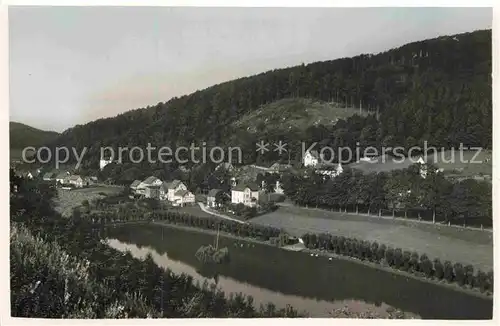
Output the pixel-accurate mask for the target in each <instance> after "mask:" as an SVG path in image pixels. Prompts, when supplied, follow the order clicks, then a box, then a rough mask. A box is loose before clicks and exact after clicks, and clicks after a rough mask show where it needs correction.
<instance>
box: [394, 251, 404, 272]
mask: <svg viewBox="0 0 500 326" xmlns="http://www.w3.org/2000/svg"><path fill="white" fill-rule="evenodd" d="M393 263H394V267H396V268H398V269H399V268H401V266H403V251H402V250H401V249H400V248H397V249H396V250H394V258H393Z"/></svg>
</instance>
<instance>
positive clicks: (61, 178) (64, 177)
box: [56, 171, 70, 184]
mask: <svg viewBox="0 0 500 326" xmlns="http://www.w3.org/2000/svg"><path fill="white" fill-rule="evenodd" d="M69 176H70V173H69V172H68V171H65V172H60V173H59V174H58V175H57V176H56V182H57V183H60V184H66V183H68V178H69Z"/></svg>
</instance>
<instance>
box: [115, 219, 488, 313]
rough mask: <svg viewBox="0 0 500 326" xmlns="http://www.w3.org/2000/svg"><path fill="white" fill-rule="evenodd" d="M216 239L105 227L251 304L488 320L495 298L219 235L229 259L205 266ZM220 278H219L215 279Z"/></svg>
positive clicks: (120, 240)
mask: <svg viewBox="0 0 500 326" xmlns="http://www.w3.org/2000/svg"><path fill="white" fill-rule="evenodd" d="M213 242H214V236H212V235H208V234H203V233H199V232H191V231H186V230H179V229H175V228H170V227H167V226H159V225H153V224H145V225H137V224H136V225H123V226H120V227H117V228H114V229H111V230H109V231H108V244H109V245H110V246H111V247H113V248H115V249H118V250H120V251H130V252H131V254H132V255H133V256H134V257H136V258H144V257H145V256H146V255H147V254H151V255H152V257H153V259H154V261H155V262H156V263H157V264H158V265H159V266H161V267H164V268H169V269H170V270H172V272H174V273H185V274H188V275H191V276H192V277H193V278H194V280H196V281H199V282H200V283H203V282H207V283H208V284H216V286H217V287H218V288H220V289H221V290H223V291H224V292H225V293H226V295H227V294H229V293H231V292H233V293H238V292H241V293H243V294H245V295H250V296H252V297H253V299H254V304H255V305H256V306H259V305H260V304H267V303H268V302H272V303H273V304H274V305H275V306H277V307H280V308H281V307H285V306H286V305H287V304H290V305H292V306H293V307H294V308H296V309H298V310H305V311H306V312H307V313H308V314H309V315H311V316H312V317H328V316H329V312H330V311H332V310H333V309H335V308H341V307H344V306H349V309H350V310H352V311H356V310H358V311H366V310H367V309H370V310H372V311H375V312H377V313H379V314H381V315H384V314H386V310H387V308H389V307H395V308H398V309H400V310H402V311H405V312H406V313H409V314H411V315H414V316H416V317H420V318H425V319H490V318H491V316H492V307H493V303H492V300H490V299H485V298H481V297H477V296H474V295H470V294H467V293H464V292H461V291H457V290H454V289H451V288H447V287H443V286H438V285H435V284H431V283H428V282H424V281H420V280H416V279H413V278H408V277H405V276H402V275H397V274H394V273H390V272H387V271H384V270H378V269H374V268H371V267H368V266H365V265H362V264H359V263H356V262H351V261H346V260H339V259H333V260H328V259H327V258H325V257H311V256H310V255H307V254H305V253H303V252H292V251H286V250H283V249H280V248H276V247H271V246H266V245H261V244H255V243H249V242H245V241H241V240H235V239H231V238H225V237H221V238H220V241H219V246H221V247H227V248H228V249H229V253H230V262H229V263H228V264H224V265H220V266H218V267H217V277H214V275H215V274H214V271H206V270H204V266H202V265H201V264H200V263H199V262H198V261H197V259H196V258H195V256H194V254H195V252H196V251H197V250H198V248H199V247H200V246H201V245H207V244H210V243H213ZM216 280H217V281H216Z"/></svg>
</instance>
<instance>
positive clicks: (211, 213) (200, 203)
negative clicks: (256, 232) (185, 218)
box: [197, 202, 247, 224]
mask: <svg viewBox="0 0 500 326" xmlns="http://www.w3.org/2000/svg"><path fill="white" fill-rule="evenodd" d="M197 204H198V206H200V208H201V210H202V211H204V212H205V213H207V214H210V215H213V216H217V217H220V218H223V219H226V220H230V221H234V222H238V223H241V224H246V223H247V222H243V221H240V220H237V219H235V218H232V217H229V216H226V215H222V214H219V213H215V212H212V211H211V210H209V209H208V208H206V207H205V204H203V203H202V202H197Z"/></svg>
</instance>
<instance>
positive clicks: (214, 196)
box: [207, 189, 227, 208]
mask: <svg viewBox="0 0 500 326" xmlns="http://www.w3.org/2000/svg"><path fill="white" fill-rule="evenodd" d="M223 196H226V197H227V194H226V193H225V192H224V191H222V190H221V189H212V190H210V191H209V192H208V195H207V206H208V207H211V208H215V207H220V206H221V203H220V200H221V199H222V198H223ZM218 201H219V202H218Z"/></svg>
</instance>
